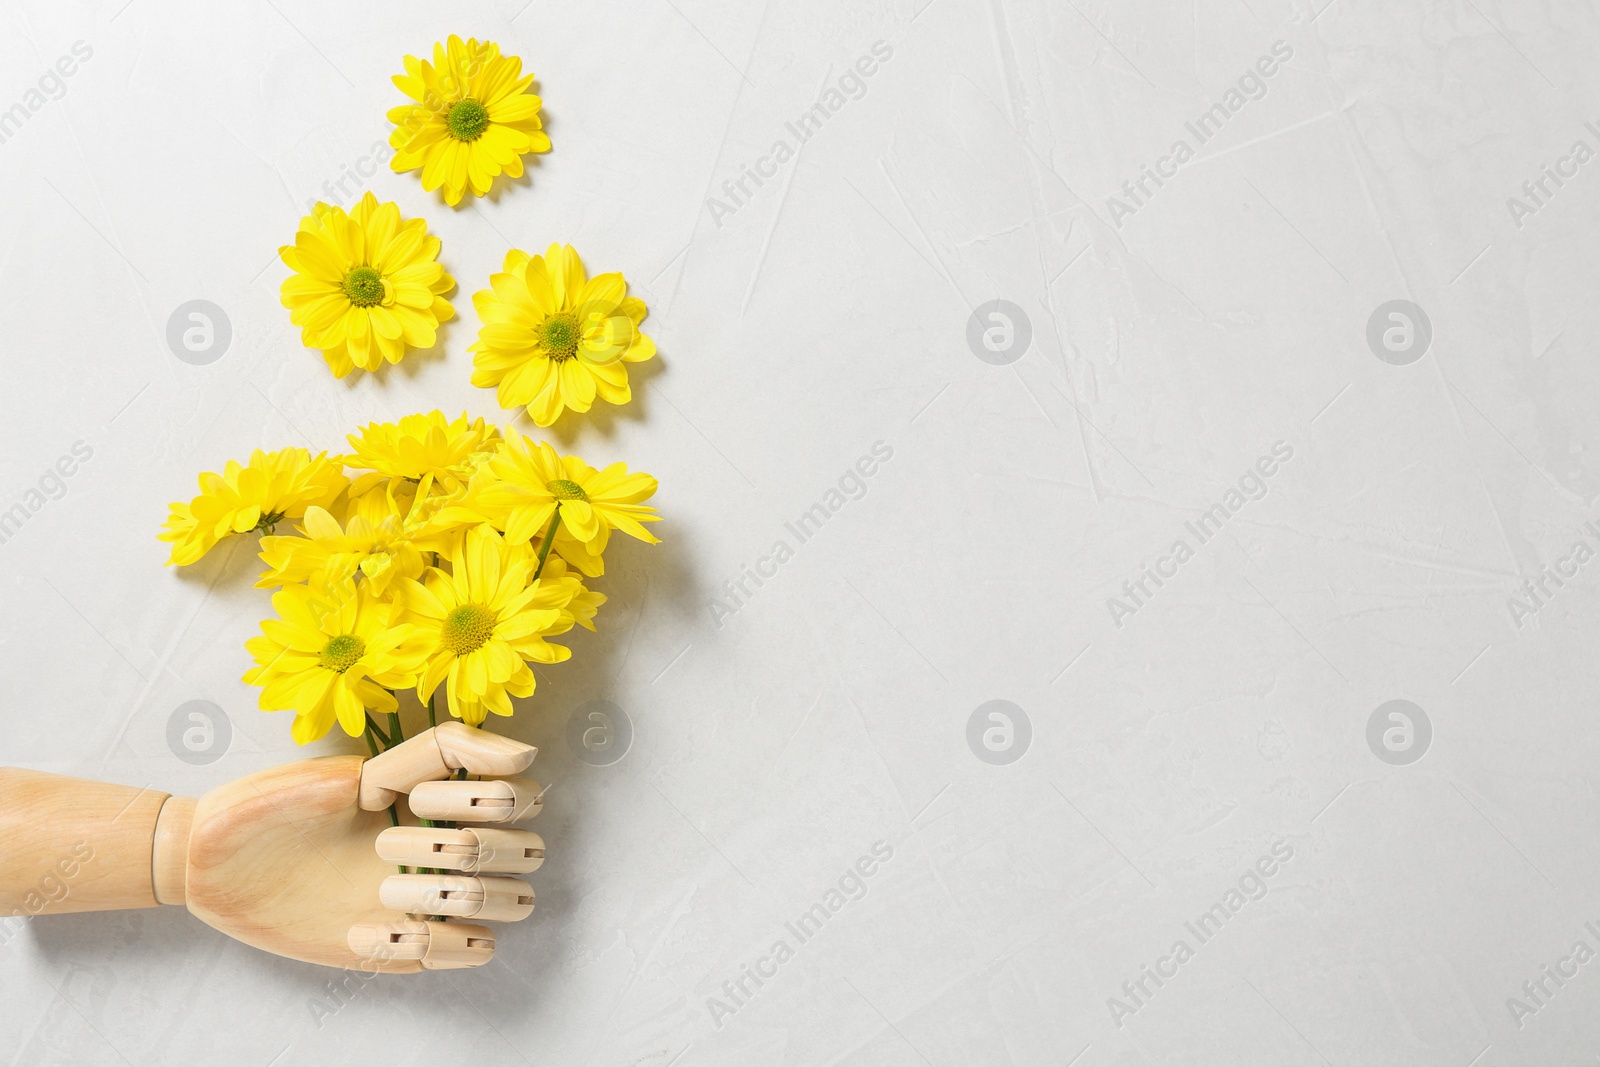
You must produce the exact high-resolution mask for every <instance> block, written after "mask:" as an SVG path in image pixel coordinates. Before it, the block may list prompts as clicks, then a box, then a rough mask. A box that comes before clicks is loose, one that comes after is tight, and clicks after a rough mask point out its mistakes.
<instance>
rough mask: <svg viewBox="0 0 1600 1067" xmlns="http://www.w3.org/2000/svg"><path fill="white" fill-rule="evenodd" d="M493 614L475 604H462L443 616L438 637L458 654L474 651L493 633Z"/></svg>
mask: <svg viewBox="0 0 1600 1067" xmlns="http://www.w3.org/2000/svg"><path fill="white" fill-rule="evenodd" d="M494 624H495V614H494V612H492V611H490V610H489V609H488V608H485V607H481V606H479V605H477V604H462V605H461V606H460V607H458V608H456V609H455V610H453V611H451V612H450V614H448V615H446V616H445V617H444V625H443V626H441V627H440V628H439V638H440V640H441V641H443V642H444V647H445V648H448V649H449V650H450V651H451V652H454V653H455V654H456V655H458V656H465V655H466V654H467V653H469V652H476V651H477V650H478V649H480V648H482V647H483V643H484V642H485V641H487V640H489V638H490V636H492V635H493V634H494Z"/></svg>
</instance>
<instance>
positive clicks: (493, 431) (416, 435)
mask: <svg viewBox="0 0 1600 1067" xmlns="http://www.w3.org/2000/svg"><path fill="white" fill-rule="evenodd" d="M348 440H349V442H350V447H351V448H353V449H355V453H354V454H353V455H349V456H346V457H345V464H346V465H347V466H349V467H351V468H353V469H355V470H368V471H374V472H376V474H377V475H378V476H380V477H389V478H408V479H410V480H411V481H413V482H423V481H431V482H437V483H438V484H439V485H440V486H441V487H442V488H444V489H446V490H451V489H455V488H458V487H459V486H460V485H461V484H462V477H463V475H465V474H468V473H470V472H471V468H472V463H471V460H472V456H473V454H474V453H477V452H483V451H486V450H489V449H492V448H494V447H495V445H496V444H498V443H499V441H500V430H499V429H498V428H497V427H494V426H490V425H487V424H486V423H485V422H484V421H483V420H482V419H468V418H467V415H466V412H462V413H461V417H460V418H459V419H448V418H446V417H445V416H444V413H443V412H440V411H430V412H428V413H427V414H426V415H407V416H405V417H404V418H402V419H401V420H400V421H399V422H374V423H369V424H368V425H366V426H363V427H362V428H361V433H360V434H359V435H358V434H350V435H348ZM372 480H373V478H372V476H370V475H368V476H363V477H362V478H359V479H357V490H358V491H360V490H362V489H364V488H365V487H366V486H367V485H369V484H371V482H372Z"/></svg>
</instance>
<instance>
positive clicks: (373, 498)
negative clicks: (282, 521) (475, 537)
mask: <svg viewBox="0 0 1600 1067" xmlns="http://www.w3.org/2000/svg"><path fill="white" fill-rule="evenodd" d="M300 532H301V534H302V536H299V537H263V538H262V539H261V559H262V561H263V562H265V563H266V565H267V567H268V569H267V571H265V572H264V573H263V574H262V575H261V578H260V580H258V581H257V582H256V588H258V589H271V588H273V587H275V586H280V585H289V584H291V583H294V582H304V581H307V580H310V579H314V578H315V579H320V580H321V581H323V582H340V581H343V580H345V579H346V578H352V577H354V576H355V573H356V571H357V570H360V572H361V574H362V575H363V576H365V578H366V580H367V581H368V582H369V583H370V584H371V585H372V590H373V592H375V593H377V594H378V595H380V596H381V595H383V593H384V591H385V590H387V589H388V587H389V583H390V582H392V581H394V579H396V578H416V577H419V576H420V575H421V574H422V570H423V566H424V561H423V558H422V552H421V551H420V550H419V549H418V547H417V546H416V545H415V544H413V543H412V540H411V534H412V531H411V530H409V529H408V528H407V526H406V502H405V501H404V500H403V499H397V498H396V497H395V495H394V485H393V483H391V484H390V485H387V486H380V487H378V488H375V489H373V490H372V491H370V492H368V493H366V494H365V495H364V496H361V497H357V498H356V499H355V500H354V501H353V502H352V503H351V506H350V516H349V518H348V519H347V520H346V522H345V524H344V525H343V526H340V525H339V520H337V519H335V518H334V517H333V516H332V515H330V514H329V513H328V512H327V511H326V510H325V509H323V508H307V509H306V515H305V519H304V520H303V521H302V523H301V526H300Z"/></svg>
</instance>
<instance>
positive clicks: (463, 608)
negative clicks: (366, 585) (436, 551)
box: [395, 526, 587, 724]
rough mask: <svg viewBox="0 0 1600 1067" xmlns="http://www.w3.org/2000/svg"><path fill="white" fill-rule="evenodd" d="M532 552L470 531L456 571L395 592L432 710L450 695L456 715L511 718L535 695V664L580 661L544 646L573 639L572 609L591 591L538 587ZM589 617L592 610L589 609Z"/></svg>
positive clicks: (421, 694) (422, 693) (557, 582)
mask: <svg viewBox="0 0 1600 1067" xmlns="http://www.w3.org/2000/svg"><path fill="white" fill-rule="evenodd" d="M536 565H537V564H536V561H535V559H534V556H533V553H532V552H531V551H530V550H529V549H528V546H526V545H512V544H508V543H506V541H505V539H504V538H502V537H501V536H500V535H499V534H498V533H496V532H495V531H494V530H493V529H491V528H490V527H488V526H476V527H474V528H473V529H471V530H469V531H468V532H467V534H466V535H465V538H464V539H463V541H462V544H461V546H460V549H459V551H457V552H456V553H455V558H454V562H453V564H452V566H451V569H450V570H449V571H448V572H447V571H444V570H442V569H440V568H438V567H434V568H431V569H430V570H429V571H428V574H427V576H426V578H425V579H424V580H423V581H421V582H418V581H414V580H410V579H402V580H401V581H400V582H399V583H398V586H397V587H396V593H395V602H396V604H397V605H399V607H400V615H399V616H398V618H399V619H400V621H402V622H403V623H405V624H407V625H409V626H411V627H412V634H413V636H412V639H411V641H410V642H409V643H408V645H407V647H406V652H407V653H408V654H409V655H411V656H414V657H415V660H414V661H413V662H415V663H417V664H418V668H419V672H420V673H419V677H418V680H417V696H418V698H419V699H421V700H422V701H423V702H424V703H426V702H427V701H428V700H429V699H430V698H431V697H432V696H433V694H434V691H435V690H437V689H438V688H439V686H440V685H444V686H445V691H446V695H447V698H448V705H449V708H450V714H452V715H454V716H456V717H457V718H459V719H462V720H463V721H465V722H468V723H473V724H477V723H481V722H483V720H484V718H485V717H486V715H487V713H488V712H491V711H492V712H494V713H495V714H496V715H510V714H511V711H512V708H511V698H512V697H526V696H531V695H532V694H533V690H534V685H535V679H534V676H533V671H532V670H530V669H529V667H528V662H529V661H532V662H535V663H559V662H561V661H562V660H565V659H567V658H568V657H569V656H571V655H572V652H571V650H569V649H567V648H566V647H565V646H562V645H552V644H550V643H548V642H547V641H546V640H545V638H546V637H550V636H554V635H556V634H562V633H565V632H566V631H568V630H570V629H571V628H572V626H573V624H574V622H575V621H577V616H576V615H575V614H574V613H573V612H572V611H571V610H569V606H570V605H571V603H572V601H573V599H574V598H575V597H576V596H578V595H579V594H580V592H582V589H583V587H582V584H581V583H580V582H578V580H577V579H575V578H567V577H562V578H540V579H539V580H537V581H534V580H533V572H534V568H535V566H536ZM580 610H587V609H586V607H585V606H580Z"/></svg>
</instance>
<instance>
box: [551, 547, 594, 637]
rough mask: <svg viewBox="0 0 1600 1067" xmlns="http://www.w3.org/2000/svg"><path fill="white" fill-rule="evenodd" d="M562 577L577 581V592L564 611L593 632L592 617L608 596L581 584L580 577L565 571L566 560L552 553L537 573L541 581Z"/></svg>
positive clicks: (556, 579)
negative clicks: (541, 570) (542, 568)
mask: <svg viewBox="0 0 1600 1067" xmlns="http://www.w3.org/2000/svg"><path fill="white" fill-rule="evenodd" d="M563 578H570V580H571V581H574V582H577V583H578V586H577V592H576V593H574V594H573V596H572V603H570V604H568V605H567V606H566V609H565V610H566V611H567V612H568V613H570V614H571V615H572V618H573V621H574V622H576V623H577V624H578V625H579V626H582V627H583V628H584V629H585V630H588V631H589V632H590V633H594V632H595V629H594V617H595V614H596V613H597V612H599V610H600V605H602V604H604V603H605V602H606V601H607V600H609V599H610V598H609V597H607V596H606V595H605V594H604V593H597V592H595V591H594V590H592V589H590V588H588V587H587V586H585V585H584V584H583V581H582V579H579V578H576V577H572V576H570V575H568V573H567V562H566V560H564V559H562V558H561V557H560V556H558V555H554V554H552V555H551V556H550V557H549V558H548V559H546V560H545V561H544V571H543V572H542V573H541V574H540V575H539V579H540V580H541V581H547V582H555V581H560V580H561V579H563Z"/></svg>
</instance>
